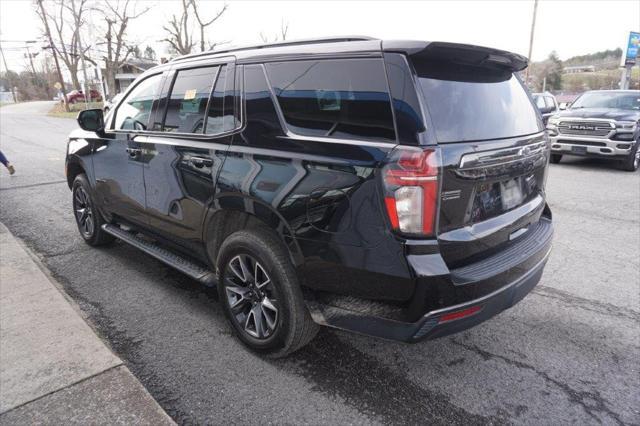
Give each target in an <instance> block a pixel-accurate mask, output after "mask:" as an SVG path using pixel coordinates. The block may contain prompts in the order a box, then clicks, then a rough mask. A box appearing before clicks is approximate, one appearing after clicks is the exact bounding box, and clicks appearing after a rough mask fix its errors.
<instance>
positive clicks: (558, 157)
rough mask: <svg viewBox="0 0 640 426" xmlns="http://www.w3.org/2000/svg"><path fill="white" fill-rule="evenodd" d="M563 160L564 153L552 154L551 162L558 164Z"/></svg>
mask: <svg viewBox="0 0 640 426" xmlns="http://www.w3.org/2000/svg"><path fill="white" fill-rule="evenodd" d="M560 160H562V154H551V162H552V163H553V164H558V163H559V162H560Z"/></svg>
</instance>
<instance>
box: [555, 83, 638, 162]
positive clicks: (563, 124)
mask: <svg viewBox="0 0 640 426" xmlns="http://www.w3.org/2000/svg"><path fill="white" fill-rule="evenodd" d="M639 123H640V90H594V91H590V92H586V93H584V94H583V95H582V96H580V97H579V98H578V99H576V100H575V102H573V104H571V106H570V107H569V109H567V110H565V111H562V112H560V113H558V114H556V115H554V116H553V117H551V118H550V119H549V122H548V123H547V130H548V131H549V137H550V139H551V152H552V154H551V162H552V163H559V162H560V160H561V159H562V156H563V155H577V156H581V157H598V158H605V159H608V160H616V161H618V162H619V163H620V165H621V166H622V168H623V169H624V170H628V171H630V172H634V171H636V170H638V165H639V164H640V151H638V139H639V138H640V129H639V127H640V126H639Z"/></svg>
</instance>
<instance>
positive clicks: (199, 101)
mask: <svg viewBox="0 0 640 426" xmlns="http://www.w3.org/2000/svg"><path fill="white" fill-rule="evenodd" d="M218 69H219V67H217V66H215V67H204V68H194V69H189V70H181V71H178V73H177V74H176V77H175V80H174V83H173V87H172V89H171V95H170V97H169V105H168V106H167V112H166V117H165V121H164V126H163V131H165V132H174V133H202V132H203V129H204V121H205V112H206V109H207V102H208V101H209V95H210V94H211V86H212V85H213V82H214V80H215V78H216V76H217V73H218Z"/></svg>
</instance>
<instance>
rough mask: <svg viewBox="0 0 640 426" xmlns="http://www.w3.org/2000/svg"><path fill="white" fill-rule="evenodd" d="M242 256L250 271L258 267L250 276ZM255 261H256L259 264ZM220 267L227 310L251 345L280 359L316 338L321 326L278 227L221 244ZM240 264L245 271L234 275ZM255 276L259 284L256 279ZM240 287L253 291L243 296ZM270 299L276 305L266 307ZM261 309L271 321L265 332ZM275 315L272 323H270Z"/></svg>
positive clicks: (241, 233)
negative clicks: (276, 230)
mask: <svg viewBox="0 0 640 426" xmlns="http://www.w3.org/2000/svg"><path fill="white" fill-rule="evenodd" d="M240 259H242V261H243V262H245V261H246V264H245V266H250V267H249V268H247V270H248V271H250V270H251V269H253V271H254V272H253V273H250V274H249V277H245V278H246V279H243V278H242V276H241V275H245V270H244V269H242V268H240V266H242V265H240V261H241V260H240ZM251 259H253V260H254V261H255V262H254V263H253V264H252V263H251ZM216 265H217V268H218V283H219V284H218V295H219V298H220V302H221V303H222V307H223V310H224V313H225V315H226V317H227V319H228V320H229V322H230V324H231V326H232V327H233V329H234V331H235V332H236V335H237V336H238V338H239V339H240V340H241V341H242V343H244V344H245V345H246V346H248V347H249V348H250V349H252V350H254V351H256V352H259V353H261V354H264V355H267V356H269V357H271V358H280V357H283V356H287V355H289V354H291V353H292V352H294V351H296V350H298V349H300V348H301V347H303V346H304V345H306V344H307V343H309V342H310V341H311V340H312V339H313V338H314V337H315V335H316V333H317V332H318V329H319V326H318V325H317V324H316V323H315V322H313V320H312V319H311V315H310V314H309V311H308V310H307V307H306V306H305V304H304V300H303V298H302V291H301V289H300V285H299V283H298V279H297V276H296V273H295V270H294V268H293V265H292V264H291V261H290V260H289V256H288V252H287V249H286V248H285V247H284V245H283V243H282V242H281V241H280V239H279V238H278V237H277V236H276V235H274V233H273V232H272V231H270V230H268V229H266V228H251V229H247V230H242V231H238V232H235V233H233V234H231V235H230V236H229V237H227V239H225V240H224V242H223V243H222V246H221V247H220V250H219V252H218V259H217V262H216ZM234 265H235V266H234ZM258 266H259V268H258ZM234 268H235V269H236V270H239V269H242V271H241V274H238V273H234V272H233V269H234ZM253 275H255V278H254V277H253ZM259 275H260V276H261V277H262V281H263V282H266V283H267V284H266V285H265V286H264V287H260V286H259V285H260V284H259V283H260V279H259V278H258V276H259ZM252 278H253V281H254V284H253V285H252V284H251V283H250V281H251V280H252ZM240 288H242V289H248V290H246V292H245V293H243V294H242V295H240V296H239V293H238V289H240ZM243 291H245V290H243ZM246 294H248V296H246ZM266 301H269V305H271V307H272V308H273V309H270V308H269V307H267V310H266V311H265V305H264V303H266ZM232 305H234V308H233V310H232ZM255 312H259V313H260V312H261V313H262V317H263V318H264V319H266V321H265V322H264V324H266V330H265V329H264V327H262V328H263V330H262V331H264V333H262V335H260V334H261V333H260V327H259V326H258V322H260V323H261V324H262V321H263V320H260V321H258V320H257V318H256V315H258V316H260V314H255ZM266 312H269V314H267V313H266ZM274 312H275V313H274ZM250 317H252V318H253V322H252V321H251V318H250ZM269 318H270V319H271V323H272V324H268V323H269ZM264 324H263V325H264Z"/></svg>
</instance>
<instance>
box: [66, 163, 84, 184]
mask: <svg viewBox="0 0 640 426" xmlns="http://www.w3.org/2000/svg"><path fill="white" fill-rule="evenodd" d="M82 173H84V174H87V171H86V170H85V168H84V166H83V165H82V164H81V163H80V161H79V160H78V159H77V158H74V157H71V158H70V159H68V160H67V165H66V174H67V185H68V186H69V189H71V188H72V187H73V181H74V180H75V179H76V176H78V175H79V174H82Z"/></svg>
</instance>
